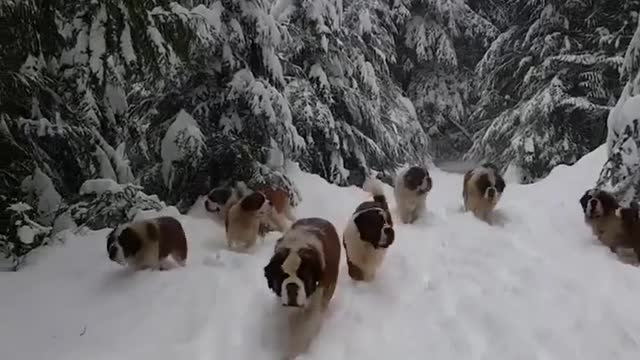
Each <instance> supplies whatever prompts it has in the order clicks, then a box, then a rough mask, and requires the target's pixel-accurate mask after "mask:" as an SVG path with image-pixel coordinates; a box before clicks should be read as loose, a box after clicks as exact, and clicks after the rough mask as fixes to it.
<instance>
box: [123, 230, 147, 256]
mask: <svg viewBox="0 0 640 360" xmlns="http://www.w3.org/2000/svg"><path fill="white" fill-rule="evenodd" d="M118 243H120V247H122V251H123V252H124V255H125V257H129V256H131V255H134V254H136V253H137V252H138V251H140V249H141V248H142V240H141V239H140V235H138V233H137V232H135V231H134V230H133V229H131V228H130V227H126V228H124V230H122V232H121V233H120V236H119V237H118Z"/></svg>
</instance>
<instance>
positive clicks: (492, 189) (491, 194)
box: [487, 186, 498, 200]
mask: <svg viewBox="0 0 640 360" xmlns="http://www.w3.org/2000/svg"><path fill="white" fill-rule="evenodd" d="M497 193H498V192H497V191H496V188H495V187H493V186H492V187H490V188H488V189H487V199H489V200H493V199H495V197H496V194H497Z"/></svg>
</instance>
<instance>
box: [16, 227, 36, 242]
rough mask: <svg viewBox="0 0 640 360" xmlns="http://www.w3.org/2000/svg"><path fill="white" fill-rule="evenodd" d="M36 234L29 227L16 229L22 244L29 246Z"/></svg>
mask: <svg viewBox="0 0 640 360" xmlns="http://www.w3.org/2000/svg"><path fill="white" fill-rule="evenodd" d="M37 234H38V233H37V232H36V231H35V229H34V228H32V227H31V226H29V225H23V226H20V228H18V238H19V239H20V241H21V242H22V243H23V244H31V243H32V242H33V240H34V238H35V237H36V235H37Z"/></svg>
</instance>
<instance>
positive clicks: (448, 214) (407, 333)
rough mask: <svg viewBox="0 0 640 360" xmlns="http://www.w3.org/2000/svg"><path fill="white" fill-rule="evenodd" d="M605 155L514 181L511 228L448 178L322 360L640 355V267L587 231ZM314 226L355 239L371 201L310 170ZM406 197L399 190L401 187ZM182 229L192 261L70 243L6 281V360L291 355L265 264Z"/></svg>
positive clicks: (328, 327) (340, 323)
mask: <svg viewBox="0 0 640 360" xmlns="http://www.w3.org/2000/svg"><path fill="white" fill-rule="evenodd" d="M605 157H606V154H605V149H604V147H601V148H600V149H598V150H597V151H595V152H594V153H592V154H589V155H588V156H586V157H585V158H584V159H582V160H581V161H580V162H579V163H577V164H576V165H574V166H572V167H559V168H557V169H555V170H554V171H553V172H552V174H551V175H550V176H549V177H548V178H547V179H545V180H543V181H541V182H540V183H537V184H534V185H528V186H520V185H508V187H507V192H506V194H505V196H504V198H503V202H502V203H501V204H500V205H499V207H500V211H501V214H502V225H501V226H496V227H489V226H488V225H486V224H484V223H481V222H479V221H477V220H475V219H473V218H472V216H471V215H469V214H463V213H460V212H459V209H460V206H461V184H462V178H461V176H460V175H459V174H451V173H444V172H441V171H437V170H434V171H433V176H434V192H433V193H432V194H431V195H430V197H429V199H428V208H429V212H428V215H427V218H426V219H424V220H422V221H421V222H420V223H418V224H415V225H398V226H397V228H396V231H397V242H396V243H395V244H394V246H393V247H392V248H391V250H390V253H389V256H388V257H387V259H386V262H385V263H384V264H383V271H382V272H381V273H380V277H379V278H378V279H377V281H375V282H374V283H372V284H369V285H364V284H357V285H356V284H354V283H353V282H352V281H351V280H350V279H349V278H348V277H347V273H346V271H345V270H346V269H345V266H346V265H345V263H344V259H343V262H342V269H341V270H342V273H341V276H340V280H339V287H338V290H337V292H336V297H335V298H334V299H335V301H334V302H333V304H332V306H331V310H330V314H329V317H328V318H327V321H326V322H325V326H324V328H323V329H322V332H321V333H320V335H319V337H318V338H317V340H316V342H315V343H314V344H313V347H312V349H311V351H310V353H309V355H308V358H310V359H322V360H339V359H350V360H357V359H367V360H371V359H390V358H392V357H393V358H397V359H425V358H429V359H456V360H458V359H460V360H462V359H492V360H496V359H510V360H511V359H562V360H568V359H581V360H585V359H594V360H602V359H607V360H613V359H632V358H637V355H638V353H640V317H638V316H637V313H635V312H634V310H637V304H638V302H639V301H640V270H638V269H637V268H635V267H633V266H629V265H625V264H623V263H621V262H619V261H617V260H616V259H615V258H614V257H613V255H612V254H611V253H610V252H609V250H608V249H606V248H604V247H602V246H599V245H598V244H597V243H596V242H595V240H594V239H593V238H592V236H591V235H590V233H589V230H588V229H587V228H586V226H585V225H583V223H582V217H581V213H580V208H579V204H578V198H579V197H580V196H581V194H582V192H583V191H584V190H585V189H586V188H587V187H590V186H592V184H593V183H594V181H595V179H596V177H597V175H598V169H600V167H601V165H602V164H603V162H604V161H605ZM293 177H294V180H295V181H296V182H297V184H298V185H299V186H300V188H301V192H302V195H303V202H302V204H301V205H300V207H299V208H298V215H299V216H323V217H326V218H328V219H330V220H332V221H334V223H335V225H336V226H337V227H338V229H339V231H340V232H341V231H342V227H343V225H344V224H345V222H346V220H347V219H348V217H349V215H350V214H351V212H352V211H353V209H354V208H355V206H356V205H357V204H358V203H359V202H360V201H362V200H364V199H365V198H366V194H365V193H364V192H362V191H361V190H359V189H356V188H337V187H335V186H332V185H329V184H327V183H326V182H325V181H323V180H322V179H320V178H319V177H317V176H314V175H309V174H304V173H301V172H299V171H297V172H295V173H294V175H293ZM387 190H388V191H387V192H388V194H389V195H391V189H390V188H388V189H387ZM196 215H197V214H195V215H193V216H190V217H181V221H182V223H183V224H184V225H185V227H186V229H187V235H188V236H189V239H190V246H191V248H190V256H191V258H190V259H189V264H188V266H187V267H186V268H184V269H177V270H174V271H169V272H139V273H135V274H132V273H128V272H126V271H124V270H122V269H121V268H120V267H118V266H117V265H116V264H115V263H112V262H110V261H108V259H107V255H106V249H105V239H104V237H105V235H106V234H107V232H108V231H107V230H104V231H99V232H94V233H90V234H87V235H85V236H81V237H80V236H79V237H71V238H69V240H68V242H67V244H66V246H64V247H59V248H56V249H54V250H47V253H46V256H44V254H40V256H38V257H35V258H34V259H33V261H32V264H31V265H29V266H26V267H25V268H24V269H23V270H22V271H21V272H18V273H2V274H0V289H2V295H0V298H1V299H2V300H1V304H2V306H0V319H1V324H2V326H0V349H2V354H3V356H2V358H3V359H7V360H38V359H49V360H76V359H77V360H88V359H91V360H102V359H104V360H115V359H117V360H129V359H131V360H146V359H153V360H164V359H167V360H176V359H189V360H196V359H207V360H212V359H216V360H217V359H220V360H224V359H234V360H235V359H238V360H239V359H267V360H268V359H276V358H277V352H276V351H277V349H276V345H275V344H276V338H275V335H274V334H275V333H276V331H275V330H274V329H275V328H276V326H277V324H276V321H275V320H274V319H275V318H276V316H275V315H276V314H277V311H278V310H279V306H278V305H277V303H276V302H275V299H274V297H273V296H272V294H271V293H270V292H269V291H268V289H267V286H266V283H265V280H264V278H263V275H262V267H263V266H264V265H265V264H266V263H267V259H268V257H269V256H270V254H271V250H272V247H273V241H274V239H275V237H276V235H275V234H272V235H271V236H270V237H269V238H268V239H267V240H266V241H265V243H264V244H262V245H260V246H258V248H257V249H256V251H255V253H254V254H252V255H242V254H235V253H232V252H229V251H226V250H225V249H224V246H223V245H222V244H223V239H224V237H223V232H222V229H220V228H217V227H216V225H214V223H213V222H211V221H209V220H207V219H202V218H198V217H197V216H196Z"/></svg>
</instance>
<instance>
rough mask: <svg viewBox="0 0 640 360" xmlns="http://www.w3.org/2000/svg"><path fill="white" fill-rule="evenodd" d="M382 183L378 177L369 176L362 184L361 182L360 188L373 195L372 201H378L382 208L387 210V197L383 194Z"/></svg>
mask: <svg viewBox="0 0 640 360" xmlns="http://www.w3.org/2000/svg"><path fill="white" fill-rule="evenodd" d="M383 185H384V184H383V182H382V181H381V180H380V179H377V178H375V177H369V178H368V179H367V180H366V181H365V182H364V184H362V190H364V191H366V192H368V193H369V194H371V195H373V201H375V202H377V203H380V205H382V208H383V209H385V210H388V209H389V204H388V203H387V197H386V196H385V194H384V186H383Z"/></svg>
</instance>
